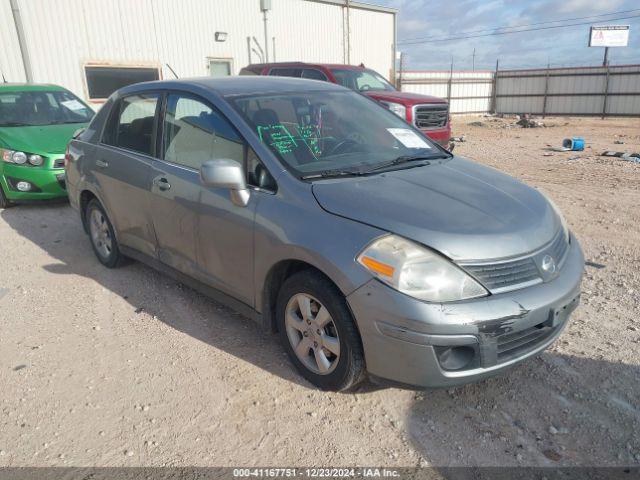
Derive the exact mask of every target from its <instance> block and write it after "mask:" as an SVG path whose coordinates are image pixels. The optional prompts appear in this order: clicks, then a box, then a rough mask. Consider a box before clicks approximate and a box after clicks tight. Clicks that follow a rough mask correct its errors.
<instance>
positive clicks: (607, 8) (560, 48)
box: [364, 0, 640, 69]
mask: <svg viewBox="0 0 640 480" xmlns="http://www.w3.org/2000/svg"><path fill="white" fill-rule="evenodd" d="M364 1H365V2H367V3H373V4H378V5H385V6H389V7H393V8H396V9H398V13H399V15H398V43H399V49H400V50H402V51H403V52H405V53H406V55H407V56H406V60H405V62H406V66H407V68H408V69H445V68H449V64H450V62H451V58H452V57H453V63H454V69H467V68H468V69H470V68H471V65H472V55H473V49H474V47H475V49H476V57H475V64H476V69H493V68H495V63H496V58H499V59H500V65H501V66H504V67H505V68H519V67H529V66H531V67H535V66H545V65H546V64H547V62H550V63H551V65H552V66H575V65H598V64H601V63H602V57H603V53H604V49H603V48H589V47H587V40H588V32H589V25H581V26H574V27H570V28H558V29H548V30H540V31H532V32H523V33H515V34H509V35H497V36H488V37H480V38H472V39H466V40H457V41H450V42H438V43H424V44H420V45H402V44H401V42H402V40H406V39H414V38H424V37H432V38H435V37H437V38H445V37H450V36H452V35H459V34H462V33H464V32H468V31H477V30H489V29H494V28H496V27H504V26H516V25H525V24H531V23H539V22H546V21H549V20H562V19H570V18H577V17H586V16H589V15H598V14H604V13H610V12H619V11H623V10H632V9H638V10H637V11H635V12H629V13H625V14H619V15H615V16H603V17H599V18H598V19H594V20H593V24H595V25H603V24H608V23H610V24H618V25H630V26H631V32H630V40H629V46H628V47H625V48H611V49H609V59H610V61H611V63H612V64H621V63H640V17H637V18H631V19H626V20H618V21H614V22H607V19H609V18H617V17H624V16H630V15H640V2H639V1H638V0H561V1H559V0H530V1H523V0H364ZM590 21H591V20H590V19H586V20H575V21H571V22H565V23H582V22H590ZM550 25H558V24H557V23H556V24H547V25H539V26H540V27H545V26H550ZM532 28H533V27H532Z"/></svg>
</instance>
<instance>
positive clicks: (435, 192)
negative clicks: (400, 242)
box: [312, 157, 561, 260]
mask: <svg viewBox="0 0 640 480" xmlns="http://www.w3.org/2000/svg"><path fill="white" fill-rule="evenodd" d="M312 188H313V193H314V195H315V197H316V199H317V200H318V202H319V203H320V205H321V206H322V208H324V209H325V210H327V211H329V212H331V213H333V214H336V215H340V216H342V217H346V218H350V219H352V220H356V221H358V222H362V223H366V224H369V225H372V226H375V227H378V228H381V229H383V230H387V231H389V232H392V233H395V234H398V235H402V236H404V237H407V238H410V239H412V240H414V241H417V242H420V243H422V244H424V245H427V246H429V247H432V248H434V249H436V250H438V251H440V252H442V253H443V254H444V255H446V256H448V257H450V258H452V259H454V260H489V259H498V258H505V257H512V256H516V255H522V254H525V253H528V252H531V251H533V250H535V249H537V248H539V247H541V246H542V245H544V244H545V243H547V242H549V241H550V240H551V239H552V238H553V236H554V234H555V233H557V232H558V229H560V228H561V220H560V219H559V218H558V215H557V214H556V213H555V211H554V209H553V207H552V206H551V205H550V204H549V202H548V201H547V200H546V199H545V198H544V197H543V196H542V195H541V194H540V193H539V192H538V191H536V190H535V189H533V188H531V187H528V186H527V185H525V184H523V183H521V182H519V181H518V180H516V179H514V178H512V177H509V176H508V175H505V174H503V173H500V172H499V171H497V170H494V169H492V168H489V167H485V166H482V165H479V164H477V163H474V162H471V161H468V160H464V159H462V158H459V157H456V158H454V159H451V160H449V161H445V162H443V163H438V164H433V165H430V166H423V167H416V168H409V169H405V170H395V171H392V172H386V173H383V174H378V175H372V176H366V177H355V178H354V177H351V178H347V179H336V180H324V181H318V182H316V183H314V184H313V187H312Z"/></svg>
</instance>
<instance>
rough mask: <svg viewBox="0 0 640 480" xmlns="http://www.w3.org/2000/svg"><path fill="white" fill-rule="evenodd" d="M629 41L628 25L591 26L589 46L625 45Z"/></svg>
mask: <svg viewBox="0 0 640 480" xmlns="http://www.w3.org/2000/svg"><path fill="white" fill-rule="evenodd" d="M628 43H629V25H603V26H598V27H591V31H590V32H589V46H590V47H626V46H627V45H628Z"/></svg>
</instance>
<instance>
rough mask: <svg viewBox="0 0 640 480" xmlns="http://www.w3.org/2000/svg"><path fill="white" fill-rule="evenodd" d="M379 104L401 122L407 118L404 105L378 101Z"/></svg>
mask: <svg viewBox="0 0 640 480" xmlns="http://www.w3.org/2000/svg"><path fill="white" fill-rule="evenodd" d="M380 103H381V104H383V105H384V106H385V107H387V108H388V109H389V110H391V111H392V112H393V113H395V114H396V115H398V116H399V117H400V118H402V119H403V120H406V118H407V109H406V108H405V106H404V105H402V104H400V103H395V102H385V101H384V100H380Z"/></svg>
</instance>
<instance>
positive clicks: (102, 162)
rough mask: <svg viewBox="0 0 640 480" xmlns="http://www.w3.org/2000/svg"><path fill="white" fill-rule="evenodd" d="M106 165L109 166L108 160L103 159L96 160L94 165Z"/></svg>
mask: <svg viewBox="0 0 640 480" xmlns="http://www.w3.org/2000/svg"><path fill="white" fill-rule="evenodd" d="M108 166H109V162H105V161H104V160H96V167H98V168H107V167H108Z"/></svg>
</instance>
